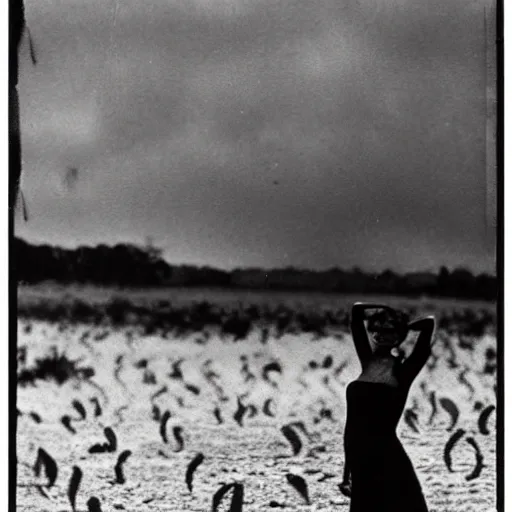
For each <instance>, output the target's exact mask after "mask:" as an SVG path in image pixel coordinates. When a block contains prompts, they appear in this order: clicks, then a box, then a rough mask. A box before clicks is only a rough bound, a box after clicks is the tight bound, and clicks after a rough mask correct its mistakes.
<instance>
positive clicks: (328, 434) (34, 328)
mask: <svg viewBox="0 0 512 512" xmlns="http://www.w3.org/2000/svg"><path fill="white" fill-rule="evenodd" d="M294 300H298V299H294V298H293V297H290V298H289V301H290V302H292V303H293V301H294ZM310 300H312V299H310ZM320 302H321V301H320ZM318 307H319V308H321V304H319V306H318ZM439 307H444V306H443V305H441V306H439ZM468 307H469V306H468ZM29 326H30V327H29ZM131 330H132V331H133V329H131ZM85 332H89V335H88V337H87V343H84V333H85ZM98 334H100V335H98ZM18 335H19V339H18V345H19V348H20V349H21V348H22V347H25V349H24V357H25V359H24V360H23V363H22V365H21V366H22V367H31V366H33V365H34V363H35V360H36V358H38V357H42V356H43V355H48V353H50V352H51V347H52V346H55V347H57V350H58V352H59V353H65V354H66V356H67V357H68V358H69V359H72V360H73V359H81V360H80V362H79V363H78V364H79V365H80V366H81V367H92V368H93V369H94V372H95V374H94V375H93V376H92V377H90V378H88V379H87V378H82V379H70V380H67V381H66V382H64V383H63V384H62V385H60V386H59V385H58V384H57V383H55V382H53V381H41V380H37V381H36V382H35V385H34V386H31V385H27V386H23V387H21V386H20V387H19V389H18V404H17V407H18V409H19V411H20V413H21V416H20V417H19V427H18V435H17V449H18V461H19V472H18V474H19V476H18V491H17V492H18V497H17V499H18V504H19V507H18V508H19V510H23V511H27V512H29V511H30V512H32V511H33V512H36V511H37V512H44V511H46V510H47V511H54V510H62V511H63V510H68V509H69V500H68V497H67V487H68V482H69V480H70V476H71V474H72V468H73V466H78V467H80V469H81V470H82V471H83V479H82V481H81V484H80V488H79V490H78V493H77V496H76V509H77V510H78V511H85V510H87V503H88V501H89V500H90V498H91V497H93V496H95V497H97V498H98V499H99V502H100V503H101V507H102V509H103V510H115V509H121V510H122V509H125V510H137V511H141V512H144V511H168V510H169V511H170V510H173V511H201V512H204V511H205V510H209V509H210V507H211V503H212V497H213V495H214V493H215V492H216V491H217V490H218V489H219V488H220V487H221V485H222V484H229V483H232V482H243V484H244V508H243V509H244V510H245V511H251V510H252V511H259V510H267V509H269V508H271V507H270V503H271V502H272V501H274V502H275V503H274V506H277V505H276V504H284V505H286V506H287V509H289V510H325V511H333V510H339V511H340V512H343V511H348V508H349V500H348V499H347V498H345V497H344V496H343V495H342V494H341V493H340V490H339V489H338V484H339V483H340V482H341V478H342V471H343V463H344V460H343V459H344V455H343V431H344V421H345V412H346V411H345V388H346V385H347V383H348V382H350V380H352V379H353V378H354V377H356V376H357V374H358V371H359V366H358V362H357V358H356V355H355V351H354V348H353V345H352V340H351V339H350V336H349V335H348V334H339V333H337V334H336V336H334V335H330V334H327V335H326V336H325V337H322V338H320V339H317V338H316V337H315V336H314V335H312V334H311V333H309V334H308V333H302V334H296V335H290V334H285V335H283V336H282V337H281V338H280V339H277V338H275V337H273V336H270V337H269V339H268V340H267V342H266V343H265V344H262V342H261V334H260V333H259V332H258V331H257V330H253V331H251V332H250V333H249V335H248V336H247V338H246V339H243V340H240V341H238V342H233V338H229V337H224V338H222V337H221V336H219V335H212V336H210V337H209V338H208V339H207V340H206V341H203V342H201V343H198V342H197V335H191V336H183V337H181V338H179V339H178V338H174V337H172V336H168V337H167V339H166V338H164V337H162V336H160V335H154V336H143V335H138V334H135V335H133V334H132V335H130V334H128V329H127V328H125V327H118V328H116V329H114V328H105V327H94V326H90V325H89V326H86V325H80V324H76V325H65V324H57V323H49V322H44V321H32V320H28V319H24V320H21V319H20V321H19V333H18ZM81 340H82V341H81ZM447 340H448V341H447V343H448V344H449V346H450V347H451V349H450V350H448V349H447V348H446V346H445V345H444V344H443V343H441V342H440V341H439V340H438V342H437V343H436V345H435V348H434V355H433V360H435V361H437V363H436V364H435V365H433V366H431V367H430V366H428V367H426V368H424V369H423V371H422V372H421V373H420V375H419V376H418V378H417V380H416V382H415V383H414V385H413V388H412V389H411V392H410V395H409V398H408V402H407V406H406V407H409V408H411V409H413V410H414V411H415V412H416V414H417V418H418V421H417V423H415V424H416V427H417V429H418V431H419V432H418V433H416V432H414V430H413V429H412V428H411V427H410V426H408V425H407V423H406V422H405V421H404V420H403V421H402V422H401V423H400V425H399V429H398V432H399V436H400V439H401V440H402V442H403V444H404V447H405V449H406V451H407V452H408V454H409V455H410V457H411V460H412V462H413V464H414V466H415V467H416V469H417V473H418V477H419V479H420V482H421V484H422V486H423V490H424V493H425V495H426V499H427V502H428V505H429V507H430V510H431V512H445V511H455V512H456V511H464V512H476V511H486V510H488V509H493V508H495V495H496V475H495V462H496V452H495V444H496V435H495V413H492V414H490V415H489V417H488V418H487V422H486V425H487V427H488V429H489V435H483V434H482V433H481V432H480V430H479V426H478V419H479V416H480V413H481V411H482V409H483V408H484V407H486V406H489V405H493V404H495V403H496V399H495V393H494V389H493V386H494V385H495V375H494V374H493V373H492V372H485V371H484V370H485V366H486V361H487V356H486V351H488V349H489V348H490V349H493V350H495V348H496V339H495V337H494V335H492V334H486V335H483V336H481V337H475V338H473V339H472V340H471V348H470V349H463V348H461V347H460V344H459V342H458V336H457V334H453V335H451V336H449V337H447ZM327 357H331V358H332V360H333V362H332V364H328V365H323V364H322V362H323V361H325V360H326V358H327ZM179 359H183V362H182V363H181V365H180V366H179V368H180V369H181V376H179V374H178V377H171V376H170V374H172V372H173V363H175V362H177V361H178V360H179ZM141 361H143V363H141ZM312 361H316V363H317V364H316V365H315V364H311V362H312ZM454 361H455V365H454V364H453V363H454ZM272 362H278V363H279V365H280V367H281V370H282V372H281V373H278V372H272V376H271V379H269V380H267V381H266V380H264V379H263V378H262V370H263V368H264V366H265V365H267V364H269V363H272ZM343 364H345V367H344V368H343ZM324 366H325V367H324ZM340 367H342V370H339V368H340ZM464 367H467V368H468V369H469V370H468V371H467V372H466V374H465V377H466V380H467V381H468V382H470V384H471V386H467V385H463V384H461V382H460V380H459V374H460V372H461V371H462V369H463V368H464ZM147 372H151V373H152V374H153V375H154V379H147V378H145V377H144V376H145V374H146V373H147ZM248 375H253V376H254V378H249V377H248ZM116 377H117V378H116ZM187 384H188V385H193V386H196V387H197V388H198V390H199V393H195V392H191V391H190V389H187ZM164 386H165V391H164V392H162V393H160V394H158V395H155V393H156V392H157V391H158V390H160V389H162V388H163V387H164ZM471 388H474V391H472V389H471ZM431 391H435V395H436V397H437V400H439V399H441V398H443V397H446V398H450V399H451V400H452V401H453V402H454V403H455V404H456V405H457V407H458V409H459V410H460V417H459V418H458V421H457V427H456V428H463V429H464V430H465V431H466V432H467V434H466V436H465V437H473V438H474V439H475V441H476V442H477V443H478V446H479V447H480V449H481V452H482V455H483V458H484V464H485V466H484V468H483V470H482V473H481V474H480V476H479V477H478V478H475V479H474V480H471V481H469V482H468V481H466V478H465V477H466V476H467V475H469V474H471V472H472V471H473V468H474V466H475V463H476V459H475V450H474V449H473V447H472V446H471V444H470V443H468V442H465V441H464V439H462V440H461V441H462V442H459V443H457V445H456V446H455V448H454V449H453V451H452V453H451V458H452V468H453V472H450V471H449V470H448V468H447V467H446V465H445V462H444V458H443V450H444V446H445V444H446V442H447V441H448V439H449V437H450V435H451V432H448V431H447V429H448V427H449V426H450V424H451V418H450V416H449V414H448V413H447V412H446V411H444V410H443V409H442V408H441V407H438V411H437V414H436V415H435V416H434V417H433V421H432V422H431V423H430V424H429V418H430V415H431V411H432V405H431V403H430V401H429V394H430V392H431ZM102 393H104V394H102ZM223 397H224V398H223ZM270 398H271V399H272V401H273V402H272V407H271V408H272V411H273V412H275V416H274V417H272V416H269V415H267V414H265V413H264V412H263V408H264V405H265V402H266V401H267V400H268V399H270ZM74 400H79V401H80V403H81V404H83V406H84V407H85V410H86V417H85V418H82V417H81V414H80V413H79V411H77V410H76V408H74V407H73V401H74ZM238 400H240V401H241V402H242V403H243V404H244V405H245V406H247V407H248V406H250V405H253V406H254V407H255V410H256V411H257V412H256V414H254V415H252V416H251V417H250V415H249V414H248V413H246V414H245V415H244V418H243V422H242V425H243V426H239V425H238V424H237V422H236V421H235V420H234V419H233V415H234V413H235V411H236V410H237V407H238ZM477 401H480V402H481V403H482V404H483V406H482V407H480V408H478V407H477V408H475V403H476V402H477ZM97 403H99V404H100V405H101V414H97V413H95V411H97V407H96V404H97ZM155 405H156V406H157V407H158V408H159V410H160V411H162V412H163V411H167V410H168V411H169V412H170V417H169V420H168V422H167V425H166V432H167V437H168V443H167V444H166V443H164V442H163V441H162V437H161V435H160V424H159V422H158V421H155V418H154V416H153V410H154V406H155ZM216 408H217V410H218V411H220V414H221V416H222V418H223V422H222V423H221V424H219V422H218V421H217V419H216V415H215V410H216ZM326 410H330V411H331V415H326V414H325V411H326ZM322 411H324V412H323V413H322ZM31 412H32V413H36V414H37V415H39V416H40V418H41V422H40V423H37V422H36V421H34V420H33V418H32V417H31V416H30V413H31ZM64 415H68V416H70V417H71V418H72V421H73V426H74V428H75V429H76V432H77V433H76V434H71V433H70V432H69V431H68V430H66V429H65V428H64V426H63V425H62V423H61V421H60V419H61V417H62V416H64ZM331 416H332V419H331ZM294 421H303V422H304V424H305V426H306V429H307V432H308V433H309V434H310V435H309V436H306V434H305V433H304V432H302V431H301V430H300V429H296V432H297V434H298V435H299V436H300V438H301V441H302V443H303V445H304V446H303V449H302V450H301V451H300V453H299V454H298V455H296V456H294V455H293V454H292V450H291V448H290V446H289V444H288V443H287V441H286V439H285V438H284V436H283V435H282V432H281V427H282V426H283V425H285V424H287V423H291V422H294ZM107 426H110V427H112V428H113V430H114V431H115V433H116V436H117V440H118V447H117V451H116V452H115V453H108V452H105V453H94V454H91V453H89V452H88V450H89V448H90V447H91V446H92V445H93V444H94V443H97V442H98V441H100V440H103V439H104V435H103V431H104V428H105V427H107ZM176 426H181V427H182V429H183V433H182V437H183V447H184V448H183V450H181V451H179V452H178V451H177V449H178V448H179V446H178V443H177V441H176V439H175V437H174V435H173V429H174V427H176ZM102 442H103V441H102ZM39 448H43V449H44V450H45V451H46V452H47V453H48V454H50V455H51V456H52V457H53V458H54V459H55V461H56V463H57V465H58V469H59V474H58V478H57V481H56V482H55V485H54V486H53V487H52V488H51V489H49V490H48V491H47V494H48V496H49V498H45V497H44V496H43V495H42V494H41V493H40V492H38V491H37V489H36V487H35V485H36V484H40V485H44V483H45V482H44V480H43V479H41V478H37V477H35V475H34V472H33V469H32V468H33V464H34V461H35V460H36V457H37V452H38V449H39ZM125 450H130V451H131V455H130V457H129V458H127V460H126V461H125V462H124V464H123V474H124V478H125V482H124V483H123V484H122V485H121V484H118V483H116V475H115V471H114V467H115V465H116V462H117V460H118V457H119V455H120V453H122V452H123V451H125ZM198 453H203V454H204V461H203V462H202V463H201V465H200V466H198V468H197V470H196V471H195V473H194V485H193V492H190V491H189V489H188V487H187V483H186V472H187V467H188V465H189V464H190V461H191V460H192V459H193V457H194V456H196V454H198ZM287 473H293V474H295V475H299V476H301V477H302V478H304V480H305V482H306V483H307V486H308V492H309V498H310V502H311V505H309V506H308V505H306V503H305V501H304V500H303V499H302V498H301V496H300V495H299V494H298V493H297V492H296V491H295V490H294V489H293V488H292V487H291V486H290V485H288V483H287V480H286V474H287ZM330 475H336V476H335V477H334V478H329V476H330ZM397 492H399V490H397ZM230 502H231V494H230V496H229V497H226V498H225V499H224V500H223V503H222V504H221V505H220V507H219V510H227V509H228V508H229V505H230Z"/></svg>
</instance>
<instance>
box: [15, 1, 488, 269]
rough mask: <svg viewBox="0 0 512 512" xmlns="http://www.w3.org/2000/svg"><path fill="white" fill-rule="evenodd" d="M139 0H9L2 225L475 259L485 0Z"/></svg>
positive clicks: (420, 261)
mask: <svg viewBox="0 0 512 512" xmlns="http://www.w3.org/2000/svg"><path fill="white" fill-rule="evenodd" d="M344 4H345V5H344ZM381 4H385V5H381ZM151 6H152V7H151V8H149V7H147V6H146V7H145V8H144V9H143V8H141V4H140V3H138V2H135V1H134V0H130V1H124V2H117V3H116V2H114V1H112V2H99V0H94V1H91V2H82V1H78V0H74V1H73V2H69V3H68V5H67V6H66V7H64V6H63V5H62V3H61V2H57V1H56V0H44V1H43V0H38V2H35V1H34V2H30V1H28V2H27V14H28V18H29V23H30V28H31V32H32V34H33V37H34V40H35V43H36V45H37V49H38V54H39V58H40V63H39V65H38V67H37V68H35V69H33V68H31V67H30V64H29V62H28V59H25V61H26V62H24V64H23V66H22V75H21V90H20V93H21V101H22V105H21V108H22V130H23V136H24V139H23V143H24V161H25V167H26V174H25V176H24V180H23V186H24V189H25V191H26V196H27V199H28V201H29V202H30V206H31V212H32V214H33V218H32V219H31V220H30V222H29V223H28V224H26V225H23V224H21V223H19V224H18V226H17V229H18V231H19V233H20V234H22V235H25V236H27V238H30V239H35V240H49V241H51V242H55V243H62V244H66V245H70V244H76V243H93V242H97V241H107V242H108V241H118V240H127V239H130V240H133V239H135V240H139V241H142V240H144V237H145V236H147V235H151V236H153V238H154V239H155V241H156V242H159V243H161V244H162V245H164V246H165V247H166V255H167V257H168V259H169V260H171V261H175V262H178V261H181V262H192V263H209V264H212V265H218V266H222V267H231V266H237V265H240V266H242V265H244V266H245V265H263V266H281V265H288V264H292V265H298V266H305V267H330V266H336V265H338V266H352V265H358V266H361V267H367V268H384V267H392V268H396V269H416V268H429V267H431V268H435V267H437V266H439V265H441V264H447V265H449V266H454V265H458V264H461V265H468V266H471V267H473V268H475V269H476V270H492V268H493V265H494V257H493V250H494V246H493V237H491V238H490V239H489V237H487V236H486V230H485V211H486V207H485V184H486V175H485V136H486V134H485V119H486V112H485V75H484V56H485V53H484V37H483V35H484V34H483V33H484V23H483V6H484V2H468V1H462V0H452V1H449V2H446V1H444V2H440V1H435V2H420V1H407V2H402V1H398V0H397V1H394V2H385V3H375V2H370V1H369V0H368V1H367V0H364V1H359V2H346V3H344V2H339V1H338V0H321V1H318V2H311V1H309V0H308V1H306V0H282V1H278V2H276V1H275V0H272V1H271V0H261V1H254V0H252V1H250V2H249V1H247V0H215V1H207V0H187V1H185V0H177V1H174V2H169V1H167V0H166V1H165V2H164V1H163V0H162V1H154V2H151ZM25 50H26V49H25ZM25 50H24V51H25ZM67 166H71V167H77V168H78V169H79V172H78V179H77V183H76V187H75V188H74V190H72V191H69V190H67V189H65V188H64V187H62V176H63V173H65V170H66V167H67Z"/></svg>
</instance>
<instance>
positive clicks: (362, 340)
mask: <svg viewBox="0 0 512 512" xmlns="http://www.w3.org/2000/svg"><path fill="white" fill-rule="evenodd" d="M367 309H390V310H392V309H393V308H390V307H389V306H385V305H383V304H375V303H371V302H356V303H355V304H354V305H353V306H352V316H351V319H350V329H351V331H352V339H353V340H354V345H355V347H356V352H357V356H358V357H359V361H360V362H361V365H362V366H365V365H366V362H367V361H368V360H369V359H370V357H371V355H372V348H371V346H370V340H369V339H368V333H367V332H366V327H365V325H364V313H365V311H366V310H367Z"/></svg>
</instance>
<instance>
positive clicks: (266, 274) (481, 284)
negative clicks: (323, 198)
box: [14, 238, 497, 300]
mask: <svg viewBox="0 0 512 512" xmlns="http://www.w3.org/2000/svg"><path fill="white" fill-rule="evenodd" d="M14 244H15V247H14V262H15V267H16V274H17V275H16V278H17V281H18V282H19V283H26V284H35V283H39V282H42V281H55V282H58V283H80V284H95V285H102V286H125V287H149V286H151V287H154V286H176V287H178V286H180V287H182V286H184V287H192V286H196V287H199V286H201V287H223V288H247V289H266V290H297V291H307V290H311V291H313V290H314V291H327V292H346V293H364V294H388V295H405V296H418V295H429V296H440V297H459V298H468V299H484V300H495V299H496V296H497V280H496V277H495V276H492V275H489V274H479V275H473V273H472V272H470V271H469V270H467V269H463V268H457V269H454V270H453V271H450V270H448V269H447V268H446V267H442V268H441V269H440V270H439V272H438V273H433V272H414V273H408V274H403V275H401V274H397V273H395V272H392V271H390V270H386V271H384V272H381V273H368V272H363V271H361V270H360V269H357V268H356V269H352V270H342V269H338V268H333V269H330V270H325V271H312V270H304V269H297V268H292V267H288V268H284V269H273V270H265V269H259V268H251V269H236V270H232V271H225V270H219V269H215V268H211V267H196V266H191V265H169V264H168V263H167V262H166V261H164V259H163V258H162V256H161V251H159V250H158V249H156V248H154V247H151V246H148V247H140V246H136V245H133V244H117V245H115V246H113V247H109V246H107V245H98V246H96V247H78V248H77V249H62V248H59V247H53V246H50V245H31V244H29V243H27V242H26V241H24V240H22V239H19V238H16V239H15V241H14Z"/></svg>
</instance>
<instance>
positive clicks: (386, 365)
mask: <svg viewBox="0 0 512 512" xmlns="http://www.w3.org/2000/svg"><path fill="white" fill-rule="evenodd" d="M368 309H378V310H380V312H379V313H376V314H375V315H373V316H371V317H370V319H369V330H370V331H373V332H374V333H375V334H374V335H373V342H374V346H375V349H374V350H372V347H371V345H370V340H369V339H368V333H367V331H366V328H365V325H364V320H365V311H366V310H368ZM434 328H435V320H434V318H433V317H427V318H423V319H420V320H417V321H415V322H412V323H408V319H407V316H406V315H404V314H403V313H399V312H397V311H395V310H393V309H392V308H390V307H388V306H383V305H380V304H366V303H356V304H354V306H353V308H352V319H351V329H352V337H353V339H354V344H355V348H356V351H357V355H358V357H359V360H360V361H361V366H362V373H361V375H360V376H359V377H358V378H357V379H356V380H355V381H353V382H351V383H350V384H349V385H348V386H347V423H346V426H345V472H344V479H343V483H342V484H341V485H340V488H341V491H342V492H343V493H344V494H346V495H348V496H350V498H351V500H350V512H377V511H378V512H386V511H389V512H402V511H403V512H428V509H427V505H426V502H425V498H424V497H423V493H422V490H421V486H420V483H419V481H418V478H417V477H416V473H415V471H414V468H413V466H412V463H411V461H410V460H409V457H408V456H407V454H406V452H405V450H404V449H403V447H402V445H401V443H400V441H399V440H398V437H397V435H396V427H397V425H398V422H399V420H400V417H401V415H402V412H403V410H404V406H405V402H406V400H407V395H408V393H409V389H410V387H411V384H412V382H413V381H414V379H415V378H416V376H417V375H418V373H419V372H420V370H421V369H422V368H423V366H424V364H425V363H426V361H427V359H428V357H429V356H430V346H431V340H432V336H433V333H434ZM411 330H412V331H419V336H418V339H417V342H416V345H415V347H414V349H413V351H412V353H411V355H410V356H409V357H408V358H407V359H404V358H403V353H402V352H401V351H400V348H399V347H400V344H401V343H402V342H403V341H404V340H405V338H406V337H407V334H408V332H409V331H411Z"/></svg>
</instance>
